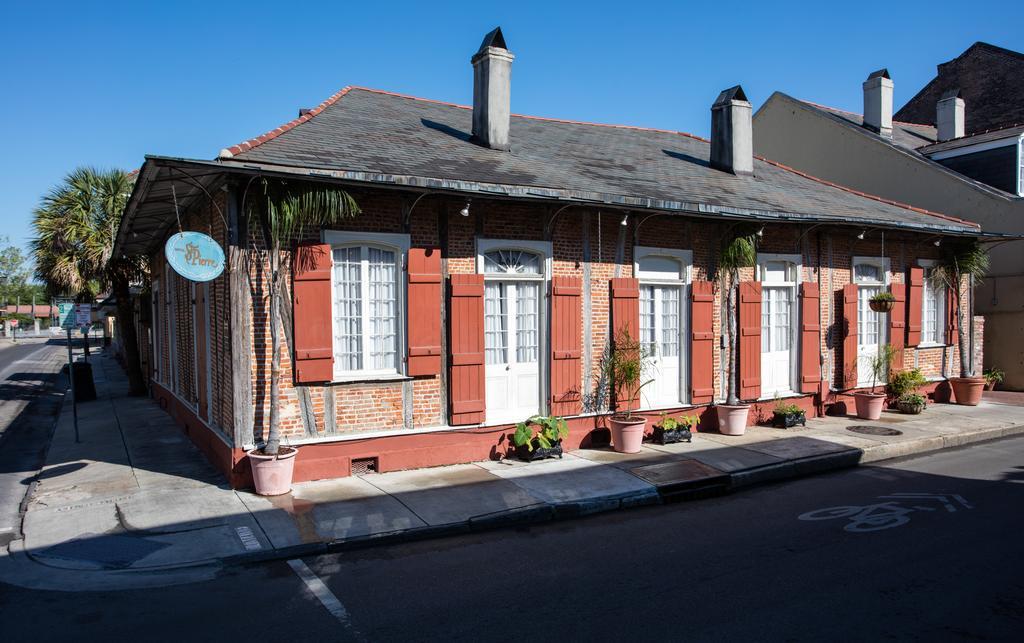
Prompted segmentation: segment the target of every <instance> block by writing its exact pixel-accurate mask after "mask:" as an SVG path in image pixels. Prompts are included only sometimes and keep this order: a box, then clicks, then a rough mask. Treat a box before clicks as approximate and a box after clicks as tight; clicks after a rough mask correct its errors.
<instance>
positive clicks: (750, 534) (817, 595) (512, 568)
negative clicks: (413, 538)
mask: <svg viewBox="0 0 1024 643" xmlns="http://www.w3.org/2000/svg"><path fill="white" fill-rule="evenodd" d="M1022 483H1024V438H1015V439H1008V440H1003V441H1000V442H992V443H987V444H983V445H977V446H974V447H970V448H966V449H962V450H957V451H947V452H944V453H940V454H937V455H932V456H926V457H921V458H916V459H912V460H906V461H903V462H897V463H890V464H888V465H886V466H871V467H862V468H859V469H853V470H847V471H844V472H839V473H833V474H828V475H822V476H817V477H813V478H806V479H803V480H800V481H795V482H790V483H785V484H777V485H772V486H767V487H761V488H758V489H753V490H749V491H745V492H743V493H741V494H737V495H734V496H726V497H722V498H716V499H710V500H702V501H697V502H690V503H681V504H673V505H667V506H660V507H649V508H644V509H635V510H630V511H624V512H619V513H614V514H606V515H599V516H594V517H591V518H587V519H583V520H576V521H570V522H561V523H552V524H546V525H541V526H533V527H529V528H521V529H509V530H504V531H494V532H487V533H482V534H475V535H469V536H463V537H456V538H448V539H444V540H436V541H424V542H419V543H410V544H403V545H396V546H389V547H381V548H376V549H368V550H363V551H356V552H346V553H343V554H338V555H327V556H320V557H315V558H309V559H305V560H304V561H288V562H285V561H281V562H273V563H263V564H258V565H250V566H242V567H236V568H233V569H229V570H225V571H222V572H221V573H220V574H219V575H217V576H216V577H215V578H213V579H212V580H208V581H205V582H199V583H192V584H184V585H178V586H174V587H162V588H156V589H137V590H133V591H122V592H74V591H73V589H74V583H73V581H70V582H68V583H67V585H66V589H67V590H69V591H67V592H44V591H37V590H30V589H24V588H20V587H13V586H10V585H3V584H0V614H2V615H3V616H2V620H0V630H2V631H3V634H4V635H3V636H2V637H0V639H3V640H10V641H29V640H31V641H57V640H69V639H74V640H77V641H112V640H115V641H119V640H136V641H138V640H145V641H183V640H187V641H206V640H209V641H225V640H240V637H246V639H241V640H271V639H280V640H289V641H343V640H366V641H429V640H444V641H490V640H500V641H509V640H531V641H534V640H541V641H545V640H551V641H555V640H557V641H575V640H588V639H589V640H593V641H606V640H608V641H615V640H672V641H723V640H728V641H731V640H742V641H753V640H756V641H781V640H787V641H789V640H797V641H820V640H877V639H880V638H890V639H900V640H924V641H944V640H966V639H984V640H1020V638H1021V633H1022V632H1024V556H1022V555H1021V545H1020V542H1021V541H1020V535H1021V533H1024V515H1022V512H1021V506H1022V504H1021V497H1022V493H1024V485H1022ZM912 494H925V495H912ZM887 496H896V497H895V498H893V497H887ZM885 503H891V504H888V505H885ZM871 505H883V506H882V507H876V508H874V509H870V506H871ZM834 507H842V508H841V509H832V508H834ZM865 507H869V508H868V509H864V508H865Z"/></svg>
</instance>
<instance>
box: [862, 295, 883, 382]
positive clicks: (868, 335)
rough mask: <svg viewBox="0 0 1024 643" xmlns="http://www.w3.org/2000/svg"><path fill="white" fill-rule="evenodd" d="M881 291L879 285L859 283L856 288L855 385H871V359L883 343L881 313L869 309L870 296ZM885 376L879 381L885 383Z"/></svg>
mask: <svg viewBox="0 0 1024 643" xmlns="http://www.w3.org/2000/svg"><path fill="white" fill-rule="evenodd" d="M880 292H882V286H881V285H860V286H858V288H857V386H871V385H872V374H871V360H872V358H874V357H875V356H876V355H878V348H879V346H881V345H882V344H884V343H885V329H884V327H883V325H882V315H881V313H876V312H875V311H873V310H871V306H870V304H869V302H870V300H871V298H872V297H874V296H875V295H877V294H878V293H880ZM885 379H886V378H885V377H882V378H881V382H875V384H879V383H882V384H884V383H885Z"/></svg>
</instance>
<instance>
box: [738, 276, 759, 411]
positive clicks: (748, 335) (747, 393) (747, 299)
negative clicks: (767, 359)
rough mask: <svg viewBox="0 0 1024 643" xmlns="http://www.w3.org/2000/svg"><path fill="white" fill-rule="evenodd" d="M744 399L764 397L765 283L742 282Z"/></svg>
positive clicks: (742, 389)
mask: <svg viewBox="0 0 1024 643" xmlns="http://www.w3.org/2000/svg"><path fill="white" fill-rule="evenodd" d="M739 332H740V344H739V352H740V364H739V371H740V391H739V395H740V399H741V400H756V399H757V398H759V397H761V282H760V281H741V282H740V310H739Z"/></svg>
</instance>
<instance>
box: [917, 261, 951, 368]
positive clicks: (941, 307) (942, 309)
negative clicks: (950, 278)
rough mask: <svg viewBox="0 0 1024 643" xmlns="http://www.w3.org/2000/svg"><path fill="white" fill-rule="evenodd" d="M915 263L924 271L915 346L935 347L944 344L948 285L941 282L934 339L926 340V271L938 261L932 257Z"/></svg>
mask: <svg viewBox="0 0 1024 643" xmlns="http://www.w3.org/2000/svg"><path fill="white" fill-rule="evenodd" d="M917 265H918V267H920V268H923V269H924V271H925V278H924V282H923V283H922V284H921V343H920V344H918V345H917V347H918V348H936V347H942V346H946V337H945V324H944V320H945V319H946V296H947V294H946V288H948V286H947V285H946V284H945V283H943V284H942V292H941V294H940V295H939V297H938V299H937V300H936V301H935V339H934V340H927V339H925V336H924V320H925V315H926V314H927V311H928V290H929V288H928V280H929V278H928V276H927V273H928V271H929V270H933V269H934V268H935V267H936V266H937V265H938V261H936V260H934V259H918V260H917Z"/></svg>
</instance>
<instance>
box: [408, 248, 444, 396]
mask: <svg viewBox="0 0 1024 643" xmlns="http://www.w3.org/2000/svg"><path fill="white" fill-rule="evenodd" d="M408 280H409V283H408V286H407V288H408V292H407V298H408V302H409V304H408V319H409V322H408V328H409V331H408V332H409V365H408V369H407V374H408V375H412V376H417V375H440V374H441V250H440V249H439V248H410V249H409V271H408Z"/></svg>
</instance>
